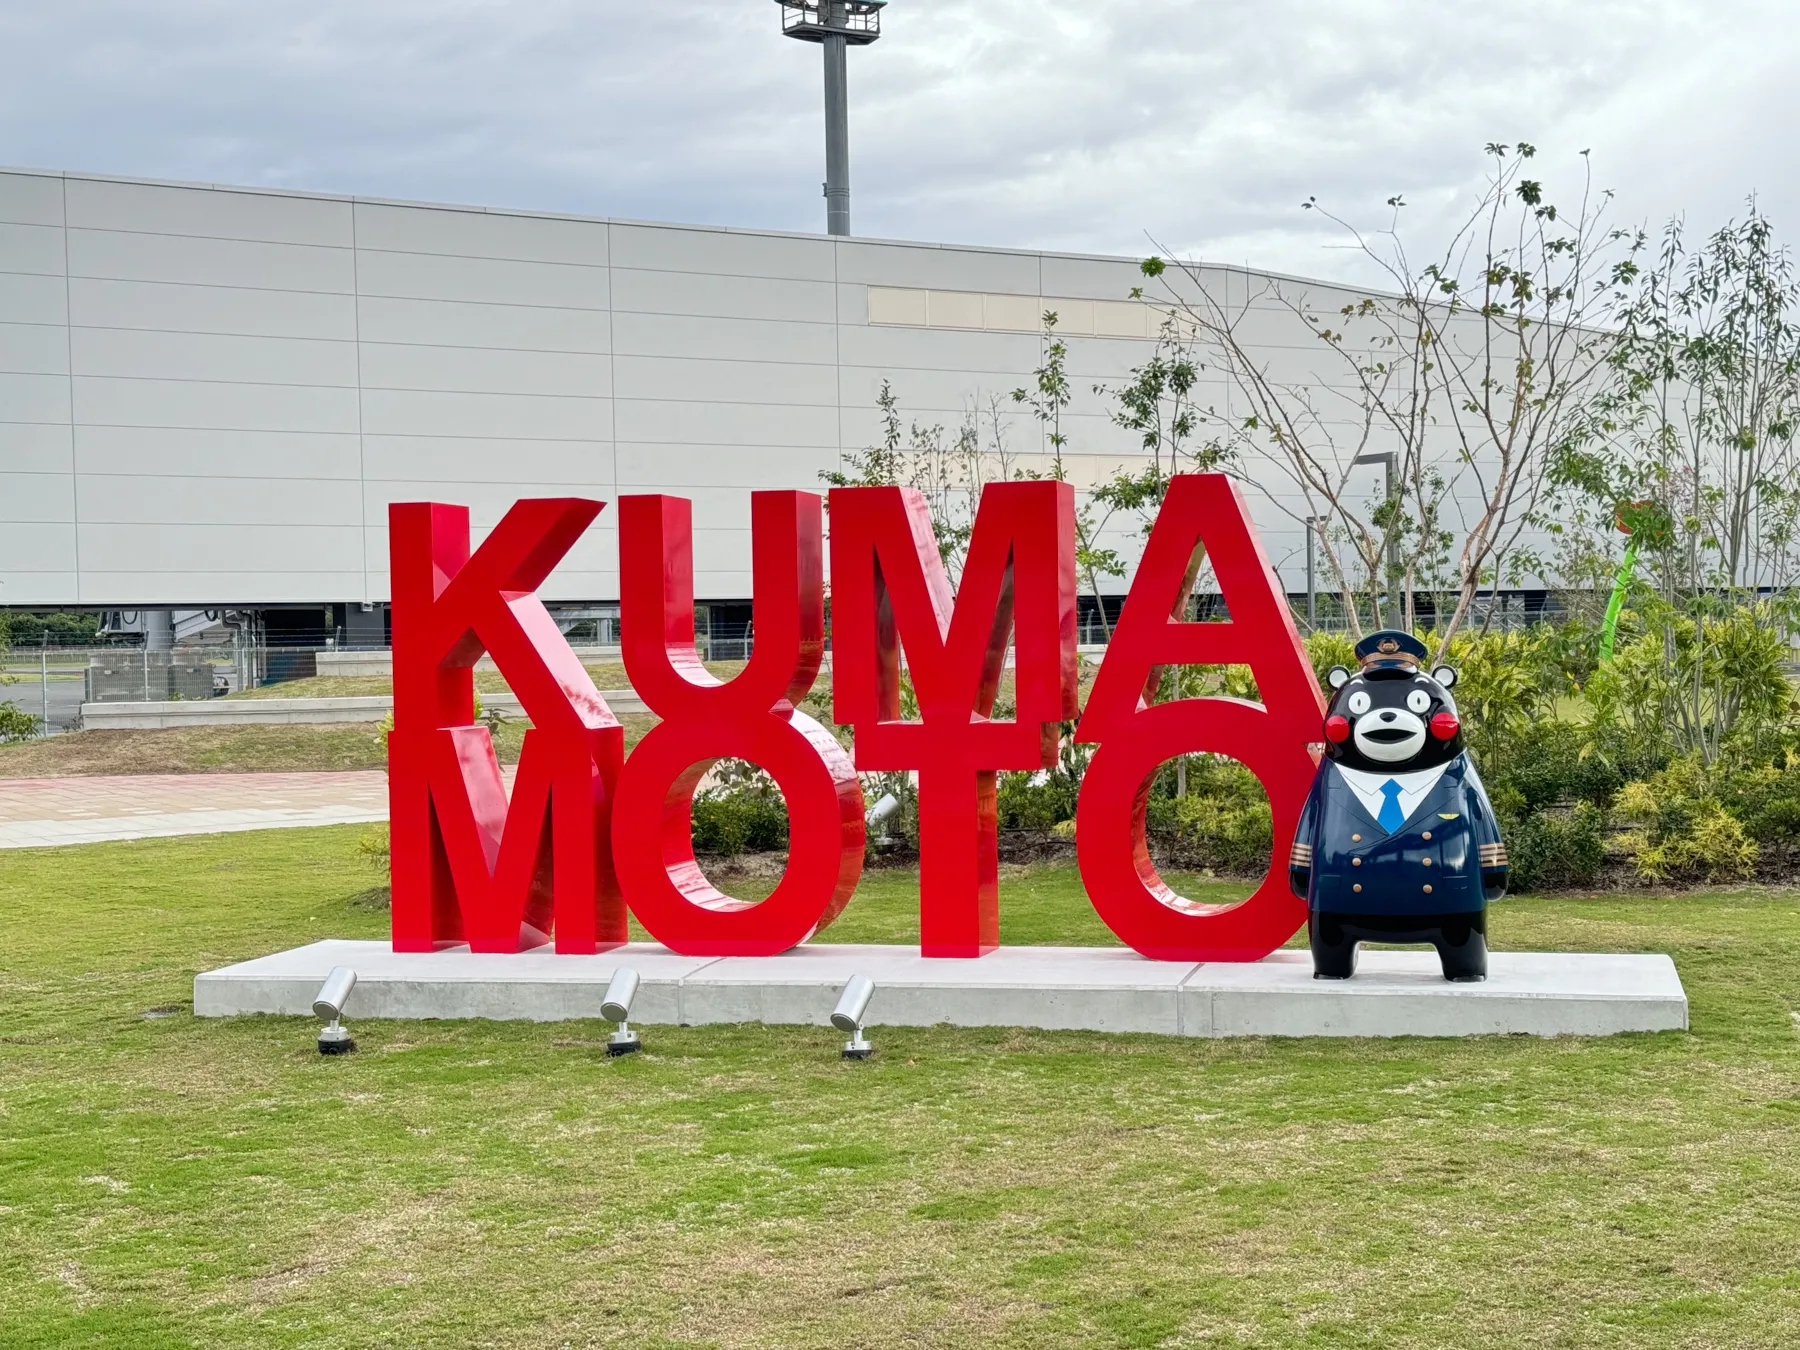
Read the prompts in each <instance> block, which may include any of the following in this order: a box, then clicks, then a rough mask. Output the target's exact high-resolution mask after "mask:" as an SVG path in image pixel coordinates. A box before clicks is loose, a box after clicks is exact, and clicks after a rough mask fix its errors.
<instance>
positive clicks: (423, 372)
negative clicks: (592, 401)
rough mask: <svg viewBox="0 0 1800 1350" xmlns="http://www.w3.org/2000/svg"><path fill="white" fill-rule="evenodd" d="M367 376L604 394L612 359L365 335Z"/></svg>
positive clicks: (390, 382)
mask: <svg viewBox="0 0 1800 1350" xmlns="http://www.w3.org/2000/svg"><path fill="white" fill-rule="evenodd" d="M362 382H363V387H364V388H365V389H412V390H433V391H437V392H442V393H458V392H460V393H474V394H550V395H561V396H564V397H574V398H604V397H606V396H607V395H609V394H611V393H612V362H611V360H610V359H609V358H608V357H607V356H605V355H604V354H592V353H585V352H542V351H516V350H507V349H500V348H492V347H426V346H419V345H416V344H409V343H388V342H367V341H365V342H364V343H363V348H362Z"/></svg>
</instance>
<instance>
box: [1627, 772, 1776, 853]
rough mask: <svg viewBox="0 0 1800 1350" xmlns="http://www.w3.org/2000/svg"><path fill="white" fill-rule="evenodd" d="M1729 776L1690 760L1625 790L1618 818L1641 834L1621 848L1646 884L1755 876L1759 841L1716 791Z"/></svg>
mask: <svg viewBox="0 0 1800 1350" xmlns="http://www.w3.org/2000/svg"><path fill="white" fill-rule="evenodd" d="M1725 776H1726V775H1724V774H1723V773H1722V772H1721V771H1720V770H1719V769H1718V768H1716V767H1715V768H1713V769H1708V768H1707V767H1706V766H1705V765H1704V764H1702V763H1701V761H1700V759H1699V757H1698V756H1693V755H1690V756H1688V757H1686V758H1683V759H1678V760H1676V761H1675V762H1673V763H1672V764H1670V765H1669V767H1668V768H1666V769H1664V770H1662V771H1661V772H1660V773H1656V774H1653V775H1651V776H1650V777H1649V778H1647V779H1640V780H1638V781H1636V782H1632V783H1627V784H1626V785H1625V787H1624V788H1623V789H1622V790H1621V791H1620V793H1619V802H1618V809H1619V814H1620V815H1621V816H1623V817H1624V818H1625V819H1626V820H1628V821H1632V822H1633V823H1635V824H1636V825H1637V826H1638V828H1637V829H1635V830H1632V831H1630V832H1629V833H1627V834H1626V835H1624V836H1623V837H1622V838H1621V840H1620V843H1621V844H1622V845H1623V846H1624V848H1625V851H1626V853H1627V854H1628V855H1629V856H1630V858H1631V861H1632V865H1633V866H1634V867H1635V868H1636V869H1637V872H1638V875H1639V876H1641V877H1643V878H1645V879H1646V880H1648V881H1671V880H1695V879H1704V880H1707V881H1723V880H1728V879H1737V878H1743V877H1748V876H1750V875H1751V874H1752V873H1753V872H1754V871H1755V869H1756V858H1757V853H1758V851H1759V850H1758V848H1757V845H1756V841H1755V840H1754V839H1752V838H1751V837H1750V836H1749V834H1748V833H1746V831H1745V829H1744V826H1743V824H1742V822H1741V821H1739V820H1738V819H1737V818H1736V817H1735V816H1733V815H1731V814H1730V812H1728V811H1726V809H1725V808H1724V806H1723V805H1722V804H1721V803H1720V801H1719V798H1718V796H1717V793H1716V791H1715V789H1716V786H1717V781H1718V779H1720V778H1721V777H1725Z"/></svg>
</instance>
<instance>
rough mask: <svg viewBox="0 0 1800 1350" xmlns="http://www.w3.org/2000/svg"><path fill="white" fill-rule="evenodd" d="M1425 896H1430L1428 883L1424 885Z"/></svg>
mask: <svg viewBox="0 0 1800 1350" xmlns="http://www.w3.org/2000/svg"><path fill="white" fill-rule="evenodd" d="M1425 894H1427V895H1430V894H1431V885H1430V883H1429V882H1427V883H1426V886H1425Z"/></svg>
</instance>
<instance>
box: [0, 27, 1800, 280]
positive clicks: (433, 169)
mask: <svg viewBox="0 0 1800 1350" xmlns="http://www.w3.org/2000/svg"><path fill="white" fill-rule="evenodd" d="M779 26H780V24H779V11H778V9H777V6H776V5H775V4H774V3H772V0H636V2H635V3H625V0H510V2H509V3H501V2H500V0H432V3H424V2H423V0H255V2H254V3H247V2H246V0H54V2H53V3H52V2H51V0H0V137H3V142H4V143H3V148H0V162H3V163H5V164H8V165H13V166H28V167H37V168H57V169H81V170H92V171H99V172H105V173H118V174H130V175H138V176H144V177H160V178H176V179H197V180H206V181H213V182H225V183H237V184H267V185H272V186H279V187H286V188H301V189H314V190H321V191H331V192H354V193H362V194H368V195H374V196H386V197H402V198H413V199H422V200H429V201H452V202H466V203H478V204H484V205H504V206H516V207H525V208H530V209H536V210H551V211H577V212H586V213H593V214H600V215H611V216H621V217H628V218H635V219H650V220H675V221H700V222H711V223H721V224H731V225H743V226H763V227H774V228H779V229H793V230H815V229H822V228H823V220H824V203H823V201H822V200H821V198H820V196H819V184H820V180H821V179H822V178H823V176H824V172H823V147H822V132H821V126H820V120H821V114H820V101H821V93H820V69H819V67H820V59H819V50H818V48H816V47H814V46H811V45H810V44H804V43H799V42H794V41H791V40H788V39H785V38H783V37H782V36H781V35H780V32H779ZM883 28H884V36H883V37H882V40H881V41H880V42H879V43H878V44H876V45H875V46H874V47H872V48H868V49H864V50H858V51H852V52H851V54H850V67H851V69H850V92H851V100H850V102H851V155H852V175H851V177H852V188H853V197H852V205H853V221H854V224H855V228H856V232H857V233H858V234H864V235H875V236H884V237H893V238H904V239H923V240H934V241H954V242H974V243H984V244H997V245H1010V246H1039V247H1049V248H1060V249H1074V250H1082V251H1095V252H1106V253H1123V254H1129V255H1141V254H1142V253H1144V252H1146V251H1147V250H1148V244H1147V243H1146V237H1147V236H1154V237H1155V238H1157V239H1159V240H1162V241H1163V242H1165V243H1166V244H1168V245H1169V246H1170V247H1172V248H1173V249H1175V250H1177V251H1181V252H1183V253H1185V254H1186V255H1188V256H1193V257H1198V258H1204V259H1207V260H1210V261H1220V262H1248V263H1251V264H1253V265H1257V266H1262V267H1269V268H1274V269H1277V270H1282V271H1288V272H1296V273H1301V274H1309V275H1319V276H1330V275H1345V274H1347V273H1348V272H1349V271H1350V269H1351V266H1352V264H1351V262H1350V260H1349V259H1348V257H1347V256H1346V254H1345V253H1344V252H1343V250H1342V249H1341V248H1338V247H1334V244H1336V243H1337V242H1338V241H1337V239H1336V237H1335V236H1334V235H1330V234H1327V233H1325V232H1324V231H1322V230H1321V229H1320V228H1319V227H1320V225H1321V224H1322V222H1320V221H1319V220H1318V218H1317V217H1316V216H1309V215H1307V214H1305V213H1303V212H1302V211H1301V210H1300V209H1299V203H1300V202H1301V201H1302V200H1303V199H1304V198H1305V197H1307V196H1308V195H1317V196H1318V198H1319V199H1320V201H1321V202H1322V203H1325V204H1329V205H1331V206H1332V207H1333V208H1335V209H1337V210H1338V211H1340V212H1341V213H1344V214H1346V215H1349V216H1351V217H1353V218H1356V219H1358V220H1359V221H1366V222H1379V221H1381V220H1382V219H1383V218H1384V217H1385V214H1386V213H1385V210H1384V208H1383V207H1382V205H1381V203H1382V202H1383V200H1384V199H1385V198H1387V197H1388V196H1390V195H1392V194H1394V193H1396V192H1400V193H1403V194H1404V195H1405V198H1406V200H1407V202H1408V203H1409V206H1408V224H1409V226H1410V227H1411V228H1412V229H1413V230H1414V231H1416V232H1417V233H1418V234H1419V235H1421V236H1423V237H1429V236H1430V235H1431V234H1432V233H1433V232H1434V231H1435V230H1438V229H1440V228H1441V227H1442V225H1443V223H1444V222H1446V221H1447V220H1449V219H1450V218H1451V217H1452V216H1453V215H1454V213H1455V211H1456V209H1457V207H1458V205H1459V204H1461V203H1465V202H1466V201H1467V200H1468V194H1469V192H1470V190H1471V188H1472V186H1473V185H1474V184H1475V183H1476V181H1477V180H1478V178H1479V176H1480V174H1481V172H1482V169H1483V156H1482V152H1481V148H1482V146H1483V144H1484V143H1485V142H1487V141H1490V140H1502V141H1508V142H1511V141H1517V140H1527V141H1531V142H1534V143H1535V144H1536V145H1537V146H1538V149H1539V162H1540V173H1541V176H1542V177H1544V178H1546V179H1547V180H1549V181H1550V182H1551V184H1552V185H1553V188H1554V186H1555V185H1557V184H1559V183H1560V184H1564V185H1569V186H1573V185H1574V184H1576V183H1577V182H1578V180H1579V171H1580V163H1581V161H1580V159H1579V153H1578V152H1580V151H1581V150H1583V149H1589V150H1591V151H1592V163H1593V166H1594V175H1595V179H1596V181H1597V182H1598V183H1599V184H1601V185H1604V186H1610V187H1613V188H1615V189H1617V191H1618V199H1617V211H1618V214H1619V216H1620V218H1621V220H1623V221H1626V222H1639V221H1649V222H1652V223H1655V222H1657V221H1660V220H1661V219H1662V218H1665V217H1667V216H1668V215H1669V214H1670V213H1672V212H1677V211H1685V212H1686V213H1687V216H1688V218H1689V220H1690V222H1691V223H1692V225H1693V226H1694V227H1696V228H1707V227H1710V226H1712V225H1714V224H1717V223H1718V222H1720V221H1722V220H1723V219H1724V218H1726V217H1727V216H1728V215H1730V214H1732V213H1733V212H1734V211H1739V210H1741V208H1742V202H1743V199H1744V197H1745V196H1746V195H1747V194H1748V193H1750V192H1752V191H1755V192H1757V193H1759V194H1760V199H1761V201H1762V204H1763V206H1764V208H1765V209H1766V210H1767V211H1769V212H1770V213H1771V214H1772V215H1773V216H1774V217H1775V219H1776V221H1777V223H1778V225H1781V226H1784V227H1785V228H1784V229H1783V231H1782V232H1783V234H1784V235H1785V236H1786V237H1789V238H1792V237H1794V233H1795V230H1796V229H1800V187H1797V186H1796V182H1795V179H1796V174H1795V164H1796V161H1797V160H1800V153H1797V152H1796V150H1795V148H1794V145H1793V134H1794V130H1793V129H1794V127H1795V126H1796V124H1797V123H1800V116H1797V115H1796V114H1800V94H1797V93H1796V89H1797V88H1800V81H1797V80H1796V79H1795V78H1794V73H1793V72H1794V70H1795V68H1796V64H1797V59H1800V22H1796V18H1795V12H1794V9H1793V4H1792V0H1766V2H1765V0H1663V2H1662V3H1657V2H1656V0H1556V2H1554V3H1551V2H1549V0H1482V2H1481V3H1479V4H1477V3H1458V2H1457V0H1450V2H1449V3H1446V0H1387V2H1386V3H1381V2H1379V0H1212V2H1211V3H1163V2H1162V0H1136V3H1119V2H1117V0H1115V2H1114V3H1104V2H1097V0H1081V2H1077V0H990V2H989V3H986V4H982V5H975V4H967V3H951V2H950V0H893V3H891V4H890V5H889V6H888V9H887V11H886V13H885V15H884V19H883ZM1565 195H1566V194H1565Z"/></svg>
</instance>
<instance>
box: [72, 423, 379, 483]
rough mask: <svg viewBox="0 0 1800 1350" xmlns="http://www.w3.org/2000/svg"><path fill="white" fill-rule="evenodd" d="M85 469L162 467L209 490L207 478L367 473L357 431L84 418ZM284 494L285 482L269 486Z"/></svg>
mask: <svg viewBox="0 0 1800 1350" xmlns="http://www.w3.org/2000/svg"><path fill="white" fill-rule="evenodd" d="M75 443H76V446H77V448H78V449H79V451H80V462H81V471H82V473H84V474H103V473H104V474H111V473H123V474H132V473H160V474H167V475H168V476H169V477H171V478H185V479H194V480H200V481H196V482H195V483H194V484H193V485H192V486H193V487H194V489H196V490H198V491H199V492H200V494H201V495H202V496H204V495H205V494H206V493H207V492H209V491H210V485H209V483H208V482H207V481H205V480H211V479H218V478H292V477H293V476H294V475H296V474H302V473H303V474H305V475H306V476H307V477H309V478H314V479H337V478H350V479H357V478H361V477H362V450H361V446H360V444H359V442H358V439H357V436H356V433H355V432H337V433H334V434H329V435H327V434H322V433H320V432H315V431H241V430H219V429H216V428H198V427H191V426H188V427H138V426H119V427H103V426H94V425H92V424H91V423H84V424H83V425H81V426H79V427H76V428H75ZM261 490H262V491H263V492H265V493H268V494H270V495H271V496H276V497H277V499H279V492H280V489H279V488H278V487H277V486H276V485H274V484H270V485H267V486H265V487H264V488H262V489H261Z"/></svg>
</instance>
